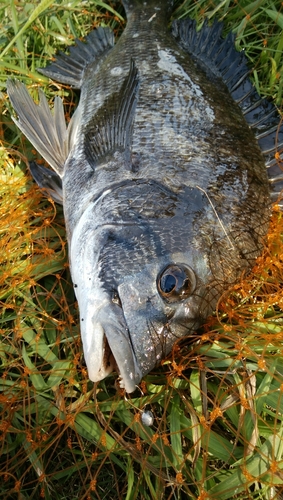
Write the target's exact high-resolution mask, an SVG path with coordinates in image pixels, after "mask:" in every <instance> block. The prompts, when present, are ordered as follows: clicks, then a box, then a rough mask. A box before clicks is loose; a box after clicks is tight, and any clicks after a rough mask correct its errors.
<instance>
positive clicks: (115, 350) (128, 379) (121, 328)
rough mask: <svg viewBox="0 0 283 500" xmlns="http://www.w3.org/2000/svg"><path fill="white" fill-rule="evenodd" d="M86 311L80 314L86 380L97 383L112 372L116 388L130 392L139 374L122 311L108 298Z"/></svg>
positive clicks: (137, 381)
mask: <svg viewBox="0 0 283 500" xmlns="http://www.w3.org/2000/svg"><path fill="white" fill-rule="evenodd" d="M90 310H91V314H89V315H88V314H86V311H85V314H82V317H84V320H82V322H81V332H82V339H83V348H84V357H85V361H86V365H87V369H88V374H89V378H90V380H92V381H93V382H98V381H100V380H103V379H104V378H105V377H107V376H108V375H110V373H112V372H113V371H115V370H116V371H117V373H118V374H119V378H120V380H119V383H120V387H121V388H124V389H125V390H126V391H127V392H133V391H134V390H135V389H136V386H137V384H139V382H140V380H141V378H142V373H141V370H140V368H139V366H138V363H137V358H136V354H135V350H134V347H133V345H132V340H131V335H130V332H129V329H128V327H127V323H126V320H125V317H124V313H123V310H122V308H121V307H120V306H119V305H117V304H114V303H113V302H112V300H111V298H110V297H105V300H104V301H103V302H102V303H101V304H100V305H99V306H98V307H96V308H94V309H92V308H91V309H90ZM86 317H88V321H86V320H85V319H86ZM81 319H82V318H81Z"/></svg>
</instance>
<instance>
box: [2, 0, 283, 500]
mask: <svg viewBox="0 0 283 500" xmlns="http://www.w3.org/2000/svg"><path fill="white" fill-rule="evenodd" d="M183 16H184V17H185V16H190V17H194V18H196V19H197V23H198V25H201V24H202V22H203V21H204V19H205V18H208V19H213V18H214V17H216V18H217V19H221V20H223V22H224V31H225V33H227V32H228V31H230V30H232V31H233V32H234V33H235V34H236V46H237V48H238V49H245V51H246V54H247V57H248V59H249V60H250V64H251V68H252V70H253V71H252V77H253V79H254V82H255V85H256V86H257V88H258V91H259V92H260V93H261V94H262V95H265V96H269V97H270V98H273V99H274V101H275V102H276V103H277V105H278V106H280V104H281V102H282V82H283V78H282V68H283V57H282V48H283V34H282V33H283V5H282V3H281V2H279V1H274V2H272V1H269V0H257V1H253V2H251V1H247V0H238V1H237V2H233V1H229V0H223V1H216V0H214V1H208V0H201V1H198V2H194V1H185V2H183V3H182V2H179V3H178V4H177V6H176V10H175V12H174V17H175V18H179V17H183ZM98 24H102V25H109V26H111V27H112V28H113V29H114V31H115V33H116V34H117V36H119V34H120V33H121V31H122V30H123V28H124V26H125V21H124V13H123V9H122V7H121V5H120V3H119V2H116V3H115V2H105V3H103V2H98V1H97V2H95V1H92V2H81V0H80V1H78V0H77V1H72V0H70V1H69V2H66V1H64V0H58V1H57V2H55V1H53V2H51V1H50V0H48V1H46V0H45V1H42V2H38V1H36V0H32V1H30V2H23V1H20V0H19V1H18V2H16V1H15V0H10V1H7V2H5V1H3V2H1V3H0V52H1V54H2V55H1V58H0V85H1V89H2V94H3V98H4V100H3V102H2V113H1V137H2V141H1V148H0V305H1V311H0V322H1V325H0V333H1V337H0V360H1V381H0V415H1V418H0V431H1V441H0V443H1V452H0V474H1V481H0V498H3V499H6V498H7V499H21V500H24V499H35V500H37V499H40V498H45V499H50V500H51V499H52V500H54V499H55V500H56V499H58V500H63V499H66V500H75V499H77V498H79V499H99V500H100V499H106V498H111V499H112V498H113V499H123V500H124V499H125V500H134V499H145V500H147V499H158V500H159V499H162V498H164V499H166V500H167V499H174V500H175V499H180V500H181V499H189V500H193V499H194V500H195V499H197V500H205V499H207V500H208V499H209V500H214V499H217V500H225V499H228V500H229V499H231V498H237V499H250V498H255V499H258V500H261V499H263V500H271V499H274V498H280V497H279V496H278V495H279V493H280V491H281V492H283V437H282V432H283V421H282V419H283V399H282V398H283V345H282V341H283V328H282V323H283V312H282V310H283V296H282V283H283V267H282V266H283V264H282V263H283V251H282V237H281V234H283V218H282V216H281V214H280V213H278V212H276V211H274V214H273V219H272V224H271V227H270V232H269V237H268V239H267V246H266V249H265V251H264V253H263V255H262V257H261V258H260V259H259V260H258V263H257V265H256V266H255V268H254V270H253V274H252V275H251V277H250V278H249V279H248V280H245V281H242V282H240V283H239V284H238V286H237V287H235V288H234V289H233V290H231V291H230V292H229V293H227V294H226V296H225V297H224V298H223V300H222V303H221V304H220V305H219V309H218V311H217V315H215V317H213V318H211V320H209V322H208V323H207V325H206V327H205V328H204V329H203V330H202V331H201V332H200V334H199V336H198V337H195V338H194V339H189V340H188V341H187V342H186V343H182V344H180V345H179V346H176V348H175V349H174V352H173V353H172V356H171V357H170V358H169V359H168V360H167V361H166V363H165V364H164V365H163V366H162V367H161V368H159V369H157V370H155V371H154V372H152V373H150V374H149V375H148V376H147V377H145V379H144V381H143V382H142V384H141V388H142V391H143V393H142V392H141V393H139V392H138V391H137V392H136V393H135V394H134V395H133V396H132V397H129V396H128V397H127V398H126V397H125V395H124V394H123V392H122V391H119V390H118V391H117V390H116V387H115V376H114V375H113V376H110V377H108V378H107V379H106V380H104V381H103V382H101V383H100V384H99V385H97V386H95V388H93V384H92V383H90V382H89V380H88V378H87V372H86V369H85V366H84V364H83V362H82V356H81V354H82V347H81V341H80V335H79V328H78V311H77V305H76V303H75V300H74V294H73V288H72V285H71V282H70V276H69V269H68V264H67V255H66V252H67V248H66V241H65V230H64V222H63V215H62V210H61V208H60V207H58V206H57V207H56V206H55V205H54V204H53V203H52V202H51V201H50V200H48V199H46V198H44V197H43V196H42V194H41V193H40V192H39V190H38V189H37V187H36V186H34V183H33V182H32V180H31V178H30V176H29V174H28V172H27V169H26V165H27V160H30V159H36V158H37V154H36V152H35V151H34V150H33V149H32V147H31V146H30V145H29V144H28V142H27V141H26V140H25V138H24V137H22V136H21V134H20V133H19V131H18V129H17V128H16V127H15V125H14V124H13V122H12V120H11V113H12V110H11V106H10V104H9V102H8V101H7V100H6V99H5V97H6V94H5V84H6V83H5V82H6V79H7V76H9V75H13V76H16V77H18V78H19V79H20V80H21V81H23V82H24V83H26V84H27V85H28V87H29V89H30V92H31V93H32V94H33V95H34V97H36V95H37V89H38V88H39V87H41V88H42V89H43V90H44V92H45V93H46V95H47V97H48V99H49V100H50V101H52V99H53V98H54V96H55V95H60V96H61V97H63V98H64V101H65V105H66V114H67V115H70V114H71V113H72V111H73V109H74V107H75V105H76V102H77V97H76V95H75V94H74V93H73V92H72V91H71V90H70V89H69V88H67V87H65V86H63V85H59V84H58V85H57V84H55V83H53V84H50V83H49V81H48V79H47V78H45V77H43V76H41V75H40V74H39V73H37V72H36V68H37V67H38V66H43V65H45V64H46V63H47V61H48V60H49V59H50V58H51V57H52V56H53V55H54V53H55V52H56V51H57V50H64V49H65V48H66V47H67V46H69V45H71V44H72V43H73V41H74V38H76V37H83V36H84V35H85V34H87V33H88V32H89V31H90V30H91V29H92V28H93V27H94V26H96V25H98ZM39 161H40V159H39ZM148 410H150V411H151V412H152V413H153V417H154V421H153V425H152V426H151V427H147V426H145V425H143V423H142V421H141V415H142V412H143V411H148ZM282 494H283V493H282ZM281 498H282V497H281Z"/></svg>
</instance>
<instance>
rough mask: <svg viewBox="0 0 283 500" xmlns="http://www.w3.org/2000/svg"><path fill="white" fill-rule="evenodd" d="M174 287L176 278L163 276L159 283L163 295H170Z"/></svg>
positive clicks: (169, 275)
mask: <svg viewBox="0 0 283 500" xmlns="http://www.w3.org/2000/svg"><path fill="white" fill-rule="evenodd" d="M175 286H176V278H175V276H173V275H172V274H167V275H166V276H163V277H162V279H161V283H160V288H161V290H162V291H163V292H164V293H170V292H172V290H174V288H175Z"/></svg>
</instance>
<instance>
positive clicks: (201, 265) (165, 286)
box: [70, 183, 215, 392]
mask: <svg viewBox="0 0 283 500" xmlns="http://www.w3.org/2000/svg"><path fill="white" fill-rule="evenodd" d="M130 188H131V186H130ZM130 188H129V189H124V194H123V197H122V198H123V200H124V201H125V200H126V201H125V203H126V202H127V210H125V207H124V202H123V203H122V202H121V195H119V200H120V205H119V203H118V202H117V199H115V196H114V193H113V192H112V193H110V194H109V197H108V199H106V197H105V199H104V201H101V202H100V207H99V210H98V208H97V206H96V207H91V206H90V207H89V209H88V210H87V211H86V212H85V214H84V216H83V217H82V218H81V221H80V222H79V224H78V225H77V227H76V229H75V231H74V233H73V236H72V240H71V252H70V254H71V255H70V262H71V272H72V278H73V283H74V287H75V293H76V296H77V299H78V305H79V310H80V326H81V335H82V341H83V350H84V357H85V361H86V364H87V368H88V374H89V378H90V379H91V380H92V381H94V382H95V381H99V380H102V379H104V378H105V377H106V376H107V375H108V374H109V373H111V372H112V371H115V370H116V371H117V372H118V373H119V376H120V386H121V387H123V388H125V390H126V391H127V392H132V391H134V390H135V387H136V385H137V384H138V383H139V382H140V380H141V378H142V377H143V376H144V375H145V374H147V373H148V372H149V371H151V370H152V369H153V368H154V367H155V366H156V365H158V364H160V362H161V360H162V359H163V358H164V357H165V356H166V355H167V354H168V353H169V352H170V351H171V350H172V347H173V345H174V343H175V342H176V341H177V340H178V339H180V338H181V337H184V336H187V335H190V334H192V332H195V330H196V329H197V328H198V327H199V326H200V324H201V323H202V322H203V320H204V319H205V318H206V317H207V315H208V314H209V312H211V311H212V310H213V308H214V307H215V302H213V300H211V294H210V295H209V293H208V283H209V281H210V280H211V272H210V267H209V259H208V255H207V251H206V250H205V247H204V245H203V244H202V242H200V240H199V227H196V229H194V225H195V221H196V219H198V217H199V213H198V208H202V206H203V196H202V193H201V192H200V191H198V190H197V189H193V188H191V189H190V192H189V193H186V194H185V196H184V195H183V196H181V195H180V193H177V194H176V193H168V192H167V191H168V190H167V191H166V189H164V188H162V187H160V186H158V185H157V183H155V184H154V185H153V184H152V185H151V186H148V185H147V190H148V191H150V195H151V196H150V199H149V198H148V197H146V196H145V195H144V194H143V192H144V191H145V186H142V185H140V186H139V187H136V188H132V189H130ZM130 193H131V194H130ZM110 195H111V196H110ZM142 195H143V196H142ZM144 198H145V199H144ZM109 200H110V201H109ZM150 200H151V201H150ZM152 200H153V201H152ZM142 206H143V207H144V208H143V209H142V208H141V207H142ZM93 210H95V215H94V212H93ZM119 210H121V213H120V212H119ZM106 213H107V217H106ZM94 220H96V224H94V222H93V221H94ZM97 221H101V224H99V223H97ZM195 232H197V233H198V234H197V235H196V234H195Z"/></svg>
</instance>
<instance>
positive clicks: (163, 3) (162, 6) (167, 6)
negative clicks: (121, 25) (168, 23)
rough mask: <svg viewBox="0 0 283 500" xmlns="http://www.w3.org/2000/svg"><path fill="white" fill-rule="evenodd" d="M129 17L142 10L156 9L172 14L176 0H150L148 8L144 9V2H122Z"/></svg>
mask: <svg viewBox="0 0 283 500" xmlns="http://www.w3.org/2000/svg"><path fill="white" fill-rule="evenodd" d="M122 3H123V6H124V9H125V11H126V15H127V17H129V14H131V12H134V11H135V10H137V9H140V8H144V9H145V8H146V9H151V10H152V9H154V10H156V11H160V10H161V11H163V12H164V13H166V14H171V12H172V10H173V5H174V0H148V1H147V2H146V7H144V5H145V2H144V0H122Z"/></svg>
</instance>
